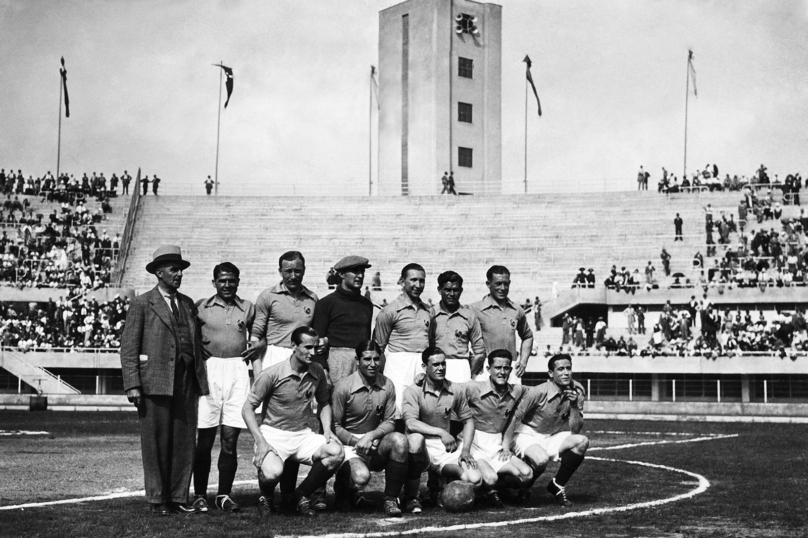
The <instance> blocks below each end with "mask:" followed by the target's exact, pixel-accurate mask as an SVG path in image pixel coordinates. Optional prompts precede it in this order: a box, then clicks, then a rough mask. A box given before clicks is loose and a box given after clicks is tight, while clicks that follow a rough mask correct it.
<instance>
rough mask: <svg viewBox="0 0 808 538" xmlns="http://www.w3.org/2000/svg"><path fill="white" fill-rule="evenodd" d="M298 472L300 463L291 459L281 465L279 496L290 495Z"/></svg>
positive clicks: (295, 484) (293, 490) (293, 489)
mask: <svg viewBox="0 0 808 538" xmlns="http://www.w3.org/2000/svg"><path fill="white" fill-rule="evenodd" d="M299 472H300V463H298V462H296V461H293V460H292V459H291V458H290V459H288V460H286V461H285V462H284V463H283V474H281V495H292V494H293V493H294V492H295V486H297V474H298V473H299Z"/></svg>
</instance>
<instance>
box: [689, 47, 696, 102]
mask: <svg viewBox="0 0 808 538" xmlns="http://www.w3.org/2000/svg"><path fill="white" fill-rule="evenodd" d="M687 72H688V74H689V75H690V78H691V79H693V95H695V96H696V97H698V96H699V92H698V91H697V90H696V68H695V67H693V51H692V50H688V51H687Z"/></svg>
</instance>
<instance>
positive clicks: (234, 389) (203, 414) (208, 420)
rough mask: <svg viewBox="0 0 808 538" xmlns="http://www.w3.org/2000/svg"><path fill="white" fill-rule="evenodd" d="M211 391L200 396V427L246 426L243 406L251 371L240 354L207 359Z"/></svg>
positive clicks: (206, 365)
mask: <svg viewBox="0 0 808 538" xmlns="http://www.w3.org/2000/svg"><path fill="white" fill-rule="evenodd" d="M205 368H206V369H207V371H208V388H209V389H210V394H209V395H207V396H200V397H199V408H198V411H197V413H198V415H197V416H198V420H197V427H198V428H215V427H218V426H219V425H221V424H224V425H225V426H232V427H233V428H246V427H247V425H246V424H244V419H243V418H241V408H242V407H243V406H244V402H245V401H246V400H247V394H248V393H249V392H250V373H249V372H248V371H247V364H246V363H245V362H244V360H243V359H242V358H241V357H232V358H229V359H221V358H219V357H211V358H209V359H208V360H207V361H205Z"/></svg>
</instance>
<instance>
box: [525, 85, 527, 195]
mask: <svg viewBox="0 0 808 538" xmlns="http://www.w3.org/2000/svg"><path fill="white" fill-rule="evenodd" d="M525 194H527V77H525Z"/></svg>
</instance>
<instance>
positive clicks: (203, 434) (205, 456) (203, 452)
mask: <svg viewBox="0 0 808 538" xmlns="http://www.w3.org/2000/svg"><path fill="white" fill-rule="evenodd" d="M218 429H219V428H202V429H200V430H199V435H198V439H197V443H196V451H195V452H194V494H195V495H202V496H203V497H204V496H205V494H206V493H207V490H208V477H209V476H210V464H211V457H210V451H211V450H212V449H213V442H214V441H215V440H216V430H218Z"/></svg>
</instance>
